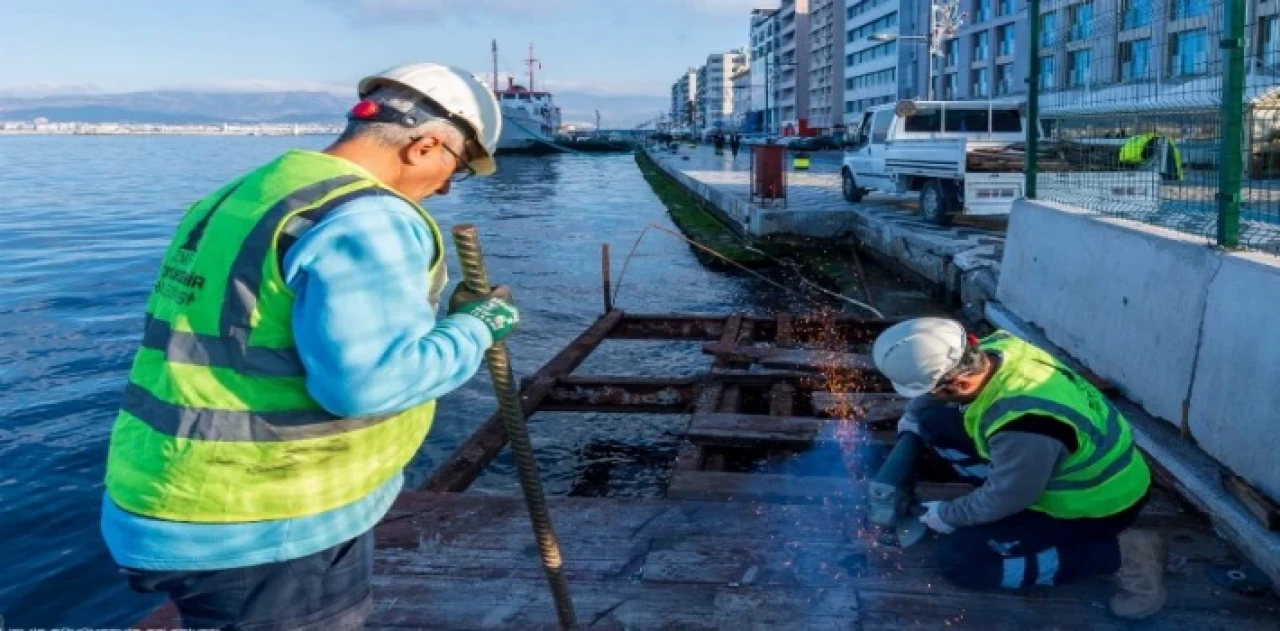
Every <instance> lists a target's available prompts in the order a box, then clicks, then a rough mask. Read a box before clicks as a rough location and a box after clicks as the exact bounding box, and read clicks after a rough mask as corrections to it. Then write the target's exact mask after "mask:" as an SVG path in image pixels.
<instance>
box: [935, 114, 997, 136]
mask: <svg viewBox="0 0 1280 631" xmlns="http://www.w3.org/2000/svg"><path fill="white" fill-rule="evenodd" d="M990 123H991V121H989V120H987V110H985V109H981V110H947V115H946V117H945V120H944V121H943V125H944V128H945V131H977V132H986V131H987V130H988V129H990V128H991V127H990Z"/></svg>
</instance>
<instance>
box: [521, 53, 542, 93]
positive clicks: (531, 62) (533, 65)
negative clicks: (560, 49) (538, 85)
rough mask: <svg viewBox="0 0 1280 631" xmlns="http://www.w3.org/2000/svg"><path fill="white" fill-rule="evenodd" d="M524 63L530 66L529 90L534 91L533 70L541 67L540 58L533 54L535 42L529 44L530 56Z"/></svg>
mask: <svg viewBox="0 0 1280 631" xmlns="http://www.w3.org/2000/svg"><path fill="white" fill-rule="evenodd" d="M524 63H525V64H527V65H528V66H529V91H530V92H533V91H534V89H533V71H534V68H541V66H540V65H539V64H538V59H537V58H536V57H534V56H533V44H529V58H528V59H526V60H524Z"/></svg>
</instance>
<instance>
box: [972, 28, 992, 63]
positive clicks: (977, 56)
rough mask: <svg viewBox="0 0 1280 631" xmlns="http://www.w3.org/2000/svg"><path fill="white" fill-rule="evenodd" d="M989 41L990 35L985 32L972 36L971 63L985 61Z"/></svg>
mask: <svg viewBox="0 0 1280 631" xmlns="http://www.w3.org/2000/svg"><path fill="white" fill-rule="evenodd" d="M990 39H991V37H990V33H988V32H987V31H981V32H978V33H974V34H973V61H986V59H987V42H988V40H990Z"/></svg>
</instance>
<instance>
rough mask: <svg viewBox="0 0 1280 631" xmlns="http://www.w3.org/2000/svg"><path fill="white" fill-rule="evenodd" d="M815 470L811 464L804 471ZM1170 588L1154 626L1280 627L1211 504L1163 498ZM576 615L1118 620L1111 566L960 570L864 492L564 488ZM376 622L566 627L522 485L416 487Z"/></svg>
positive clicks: (737, 620)
mask: <svg viewBox="0 0 1280 631" xmlns="http://www.w3.org/2000/svg"><path fill="white" fill-rule="evenodd" d="M793 482H795V483H796V484H797V486H803V484H804V480H803V479H793ZM1154 504H1155V505H1154V506H1153V508H1152V510H1151V511H1149V514H1148V515H1147V516H1146V517H1144V520H1146V521H1147V522H1148V523H1149V524H1150V525H1154V526H1158V527H1160V528H1161V529H1162V530H1163V531H1164V532H1165V534H1166V536H1167V537H1168V539H1169V542H1170V547H1171V558H1172V559H1174V570H1175V571H1173V572H1171V573H1170V574H1169V577H1168V578H1169V591H1170V602H1169V606H1168V608H1167V609H1166V610H1165V611H1163V612H1161V614H1159V617H1158V618H1157V619H1156V620H1155V623H1154V625H1153V626H1154V628H1162V629H1163V628H1181V629H1188V630H1189V629H1224V630H1228V629H1229V630H1231V631H1244V630H1246V629H1277V628H1280V608H1278V603H1277V601H1276V599H1274V598H1272V597H1264V598H1260V599H1251V598H1245V597H1243V596H1238V595H1236V594H1233V593H1230V592H1223V591H1222V590H1219V589H1217V588H1216V586H1215V585H1213V584H1212V583H1211V582H1210V581H1209V580H1208V578H1207V577H1206V575H1205V569H1206V567H1207V566H1208V565H1209V564H1210V563H1212V562H1215V561H1223V560H1226V559H1228V558H1230V555H1231V551H1230V550H1229V549H1228V547H1227V546H1226V545H1225V544H1224V543H1223V542H1221V541H1220V540H1218V539H1217V538H1215V537H1213V536H1212V534H1211V533H1210V532H1208V528H1207V527H1206V526H1204V525H1203V524H1202V523H1201V522H1199V521H1198V520H1196V519H1194V518H1192V517H1190V516H1186V515H1182V514H1179V513H1178V512H1177V511H1176V509H1174V508H1173V507H1172V505H1171V504H1170V503H1168V502H1155V503H1154ZM551 507H552V511H553V515H554V517H555V520H556V526H557V530H558V531H559V533H560V535H561V538H562V542H561V545H562V550H563V553H564V557H565V567H566V570H567V574H568V577H569V579H570V581H571V583H570V585H571V588H572V590H573V595H574V601H575V605H576V609H577V612H578V618H579V620H580V621H581V622H582V624H583V627H584V628H591V629H748V628H755V629H789V630H790V629H795V630H798V629H867V630H870V629H900V628H922V629H983V630H987V629H1018V630H1019V631H1025V630H1026V629H1085V628H1092V629H1118V628H1125V625H1123V624H1121V623H1120V622H1119V621H1117V620H1115V619H1112V618H1111V617H1110V616H1109V614H1108V613H1107V611H1106V602H1107V599H1108V598H1109V597H1110V595H1111V593H1112V587H1111V585H1110V583H1109V581H1106V580H1097V581H1090V582H1088V583H1084V584H1081V585H1073V586H1065V587H1057V588H1053V589H1042V590H1031V591H1026V592H1018V593H1015V592H999V593H979V592H972V591H966V590H962V589H959V588H954V587H950V586H948V585H947V584H946V583H943V582H941V581H940V580H939V578H938V577H937V575H936V573H935V572H934V571H933V570H932V569H931V567H930V551H931V548H932V545H931V544H929V543H925V544H921V545H919V546H916V547H913V548H910V549H908V550H907V551H905V552H904V551H901V550H898V549H895V548H888V547H883V546H878V545H876V544H875V543H874V542H873V541H870V540H868V539H866V538H865V537H864V536H863V535H860V532H861V514H860V511H859V509H857V508H856V507H850V506H824V505H792V504H773V503H756V502H750V501H748V502H700V501H680V500H670V499H667V500H643V501H635V500H618V499H585V498H584V499H577V498H560V499H555V500H552V503H551ZM378 539H379V554H378V562H377V579H376V581H375V586H376V589H377V607H376V608H375V613H374V615H373V618H372V619H371V620H370V627H371V628H397V627H410V628H431V629H542V628H555V625H556V620H555V611H554V609H553V608H552V606H551V603H550V597H549V595H548V591H547V586H546V581H545V579H544V578H543V576H542V570H541V567H540V566H539V561H538V555H537V552H536V550H535V549H534V546H533V538H532V536H531V535H530V531H529V524H528V518H527V517H526V515H525V513H524V507H523V504H522V503H521V500H520V499H519V498H506V497H485V496H473V495H450V494H410V495H407V496H405V498H403V499H402V501H401V502H400V503H399V504H398V505H397V507H396V509H395V511H394V512H393V514H392V515H390V516H389V517H388V519H387V520H386V522H385V523H383V525H382V526H380V527H379V529H378Z"/></svg>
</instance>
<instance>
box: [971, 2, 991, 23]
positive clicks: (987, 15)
mask: <svg viewBox="0 0 1280 631" xmlns="http://www.w3.org/2000/svg"><path fill="white" fill-rule="evenodd" d="M990 19H991V0H973V22H974V24H977V23H978V22H986V21H987V20H990Z"/></svg>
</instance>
